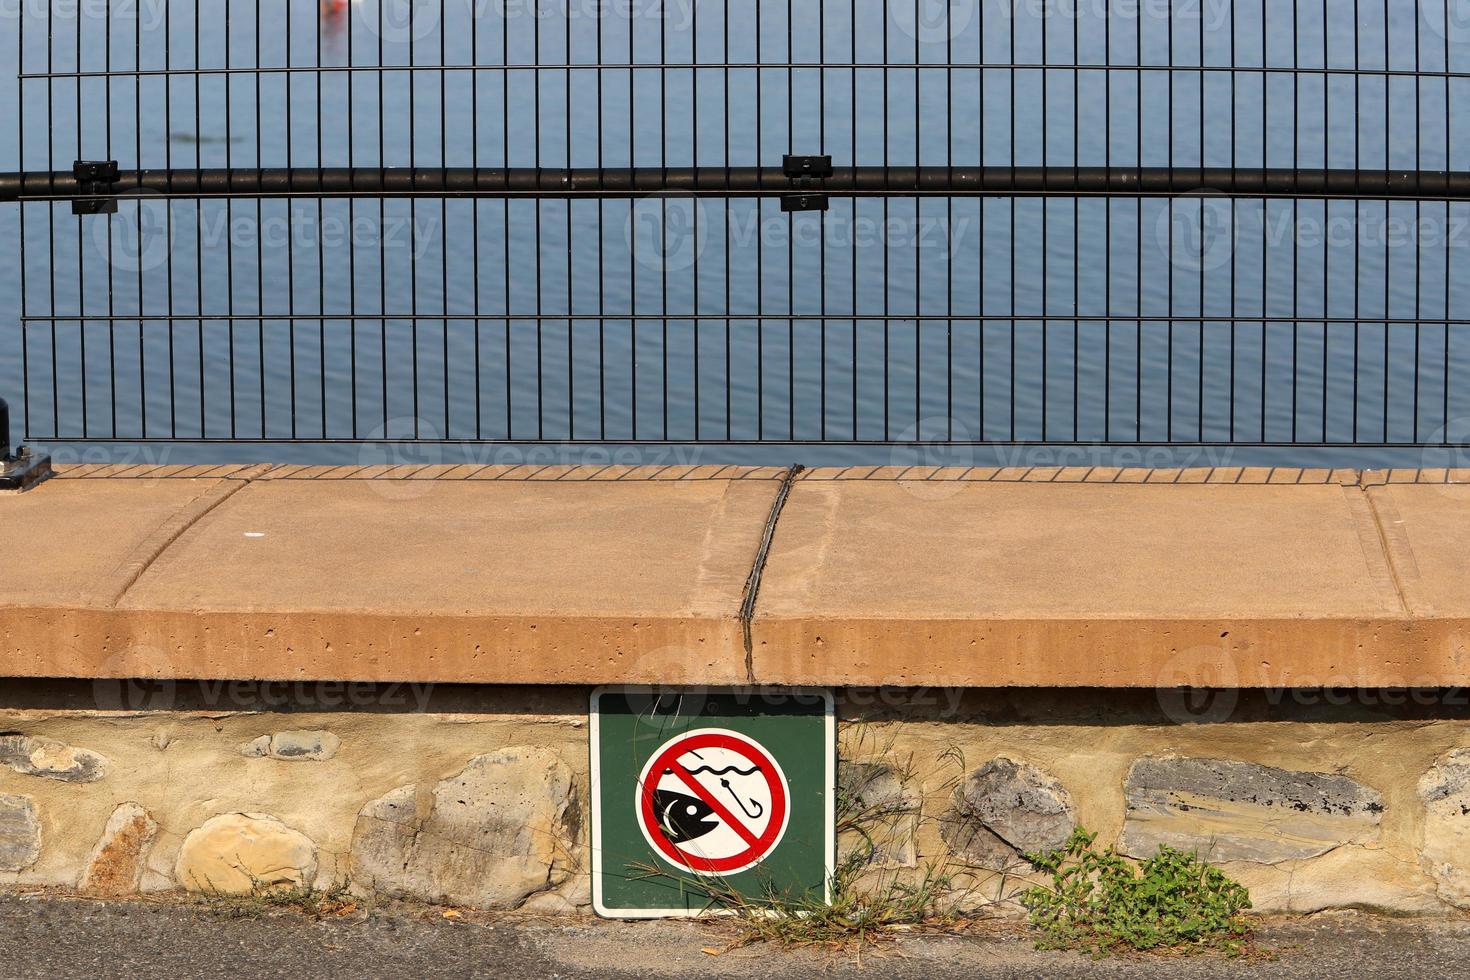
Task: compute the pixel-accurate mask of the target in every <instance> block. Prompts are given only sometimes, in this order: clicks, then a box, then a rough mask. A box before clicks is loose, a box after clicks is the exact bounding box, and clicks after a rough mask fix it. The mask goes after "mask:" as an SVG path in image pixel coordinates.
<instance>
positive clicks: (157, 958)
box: [0, 894, 1470, 980]
mask: <svg viewBox="0 0 1470 980" xmlns="http://www.w3.org/2000/svg"><path fill="white" fill-rule="evenodd" d="M731 938H732V936H731V932H730V927H729V926H728V925H721V924H698V923H685V922H649V923H612V922H601V921H597V920H594V919H554V918H530V917H523V916H515V915H501V916H490V915H482V914H476V913H455V912H451V913H449V916H448V917H446V916H445V913H444V910H438V909H424V908H413V907H402V908H399V907H394V908H378V909H374V910H372V911H369V912H362V911H359V912H357V913H354V914H351V915H348V916H345V917H340V918H331V919H312V918H308V917H305V916H302V915H300V914H298V913H295V912H281V911H276V910H265V911H252V910H239V909H229V908H226V909H223V910H221V909H220V908H216V907H212V906H208V905H187V904H179V903H176V902H131V901H130V902H95V901H86V900H80V899H75V898H66V897H57V896H55V895H47V894H41V895H24V894H9V895H4V896H0V977H4V978H7V980H8V978H20V977H24V978H34V977H46V978H56V977H150V978H162V977H178V978H184V980H191V978H203V977H210V978H214V977H220V976H238V977H250V978H271V977H293V978H295V977H309V978H313V980H335V978H339V977H341V978H346V977H353V978H357V977H375V978H383V980H393V978H414V980H422V978H426V977H427V978H432V980H455V978H461V977H532V978H538V980H552V978H569V980H570V978H583V977H653V978H664V977H668V978H680V980H687V978H692V977H740V978H765V977H779V978H781V980H803V978H808V977H811V978H816V977H830V976H833V975H834V974H836V975H857V976H865V977H873V978H889V977H912V978H924V980H944V978H950V977H954V978H960V977H964V978H977V977H979V978H988V977H1007V978H1009V977H1042V976H1044V977H1048V978H1051V977H1059V978H1067V977H1084V976H1086V977H1119V978H1135V977H1138V978H1148V977H1171V978H1173V977H1185V978H1192V977H1201V978H1205V977H1209V978H1213V977H1229V978H1235V977H1270V978H1291V977H1313V978H1318V977H1323V978H1333V977H1354V978H1357V977H1380V976H1381V977H1415V978H1419V977H1425V976H1456V975H1460V976H1465V975H1470V920H1467V919H1460V918H1446V919H1428V920H1426V919H1395V918H1383V917H1377V916H1372V915H1367V914H1362V913H1334V914H1327V915H1319V916H1313V917H1310V918H1298V919H1268V920H1266V921H1264V922H1263V924H1262V927H1261V929H1260V932H1259V939H1260V942H1261V944H1262V945H1263V946H1265V947H1266V948H1268V949H1270V950H1271V951H1272V958H1269V959H1264V958H1259V957H1255V958H1246V959H1235V960H1229V959H1224V958H1221V957H1217V956H1189V957H1179V956H1137V957H1131V958H1112V959H1105V960H1100V961H1095V960H1091V959H1088V958H1086V957H1084V956H1080V955H1077V954H1073V953H1057V952H1042V951H1038V950H1035V949H1034V948H1032V945H1031V942H1030V940H1029V938H1028V937H1027V936H1026V934H1025V932H1024V930H1023V929H1021V928H1018V927H1016V926H1009V927H1007V926H999V927H986V928H983V929H982V930H980V931H978V932H976V933H974V934H968V935H963V936H909V937H904V938H903V939H901V940H899V941H897V942H893V943H885V944H883V945H881V946H879V947H877V948H873V947H868V948H865V949H863V950H853V949H846V950H827V949H795V950H791V949H781V948H776V947H771V946H752V947H744V948H740V949H734V950H728V951H726V949H727V947H728V946H729V944H730V941H731ZM706 950H708V951H710V952H707V951H706Z"/></svg>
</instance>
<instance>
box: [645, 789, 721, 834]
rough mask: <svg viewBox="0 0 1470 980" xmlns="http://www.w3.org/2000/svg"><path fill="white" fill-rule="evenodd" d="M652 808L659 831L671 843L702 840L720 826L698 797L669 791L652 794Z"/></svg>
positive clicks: (661, 790)
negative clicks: (655, 813) (655, 814)
mask: <svg viewBox="0 0 1470 980" xmlns="http://www.w3.org/2000/svg"><path fill="white" fill-rule="evenodd" d="M653 805H654V809H655V810H656V811H657V813H658V824H659V827H658V829H659V830H661V831H663V835H664V836H665V837H667V838H668V839H669V843H671V844H682V843H684V842H685V841H691V840H694V839H695V838H696V837H703V836H704V835H705V834H707V833H709V832H710V831H712V830H715V829H717V828H718V827H719V826H720V821H719V820H717V819H713V817H714V812H715V811H714V810H712V809H711V808H710V807H709V805H708V804H707V803H705V802H704V801H703V800H701V799H700V798H699V797H697V796H690V795H689V794H687V793H680V792H678V791H676V790H671V789H658V790H654V791H653Z"/></svg>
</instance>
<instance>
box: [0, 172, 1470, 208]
mask: <svg viewBox="0 0 1470 980" xmlns="http://www.w3.org/2000/svg"><path fill="white" fill-rule="evenodd" d="M802 194H825V195H831V196H834V197H985V196H1008V197H1016V196H1021V197H1033V196H1066V197H1070V196H1124V197H1138V196H1144V197H1193V196H1201V195H1206V196H1208V195H1223V196H1228V197H1249V198H1261V197H1273V198H1334V199H1337V198H1345V199H1351V198H1370V199H1378V200H1384V199H1407V200H1470V171H1459V170H1456V171H1449V170H1354V169H1330V170H1322V169H1309V168H1290V167H1271V168H1261V167H1253V168H1251V167H1203V168H1201V167H1068V166H1054V167H1006V166H1001V167H835V168H833V170H832V172H831V176H828V177H815V178H814V177H809V176H792V175H790V174H788V173H787V172H786V171H785V170H783V169H782V168H781V167H637V168H598V167H584V168H573V169H555V168H544V167H542V168H535V167H525V168H515V167H512V168H503V167H502V168H490V167H478V168H476V167H448V168H426V167H327V168H316V167H294V168H284V167H282V168H264V169H255V168H238V167H237V168H229V169H202V170H200V169H174V170H122V171H118V172H117V176H116V178H115V179H111V180H103V181H101V182H99V181H98V180H96V179H85V178H79V177H78V176H76V175H75V174H74V173H73V172H71V171H27V172H22V173H15V172H11V173H0V201H10V202H13V201H31V200H93V201H97V200H104V201H105V200H113V199H117V198H133V197H154V196H161V197H166V198H167V197H180V198H201V197H290V196H296V195H301V196H310V197H379V198H381V197H489V198H503V197H529V198H634V197H701V196H710V197H776V196H785V195H802Z"/></svg>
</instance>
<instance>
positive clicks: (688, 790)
mask: <svg viewBox="0 0 1470 980" xmlns="http://www.w3.org/2000/svg"><path fill="white" fill-rule="evenodd" d="M701 751H705V752H706V753H707V754H719V755H720V757H721V758H722V759H723V760H725V761H730V760H731V757H732V756H734V757H736V759H738V760H741V761H743V762H745V763H747V764H748V765H747V767H746V769H745V770H744V771H742V770H740V769H739V767H738V763H735V762H732V763H731V765H730V766H728V767H726V770H725V771H726V772H728V771H731V770H733V771H735V772H737V773H739V774H740V775H741V776H743V777H746V780H747V782H746V784H745V787H744V788H745V796H744V798H743V799H742V797H741V795H740V794H738V793H737V792H736V791H735V790H734V789H733V788H732V787H731V786H730V785H729V783H728V781H722V778H723V773H721V772H720V771H719V770H718V769H717V768H716V767H712V766H701V765H697V764H696V765H691V764H690V763H691V762H697V761H698V760H699V759H700V758H701V756H700V752H701ZM757 772H758V774H759V776H760V777H761V778H760V779H759V780H756V779H755V778H754V777H755V775H756V773H757ZM701 776H703V777H705V778H704V779H703V780H702V779H701ZM661 786H662V787H665V788H667V787H670V786H673V787H675V788H676V789H677V790H678V791H680V792H683V793H685V794H687V795H688V796H690V797H693V798H696V799H697V800H698V801H699V803H701V804H703V807H704V808H707V810H708V815H709V816H710V817H713V818H715V819H716V820H717V821H718V824H719V825H720V826H722V827H725V828H728V829H729V831H731V832H733V834H734V836H735V837H738V838H739V842H738V844H737V845H736V847H734V848H731V847H726V848H724V849H723V850H724V851H726V852H728V853H718V854H713V855H712V854H708V853H705V852H704V851H703V850H702V849H701V847H700V846H699V841H698V840H695V841H681V842H676V841H674V840H671V839H670V837H671V836H676V835H671V834H670V833H669V832H668V830H667V829H666V822H665V821H664V820H661V816H660V813H659V807H657V806H656V805H655V795H656V794H657V793H658V792H659V791H660V787H661ZM752 790H753V791H754V795H751V791H752ZM789 800H790V790H789V788H788V787H787V785H786V775H785V773H783V772H782V771H781V767H780V766H778V765H777V764H776V760H775V759H774V758H772V756H771V754H770V753H769V752H767V751H766V750H765V749H764V748H763V747H762V746H761V745H759V744H758V743H757V742H755V741H753V740H752V739H750V738H747V737H746V736H744V735H741V734H739V733H738V732H732V731H728V730H726V729H721V728H704V729H700V730H698V731H693V732H688V733H686V734H684V735H680V736H679V737H677V738H674V739H671V740H670V741H668V742H666V743H664V745H662V746H661V747H660V748H659V749H658V751H656V752H654V754H653V756H652V758H650V759H649V761H648V764H647V765H645V766H644V767H643V772H642V774H641V775H640V777H639V779H638V801H637V802H638V817H639V820H638V822H639V827H640V829H641V830H642V831H643V836H644V837H645V838H647V839H648V842H649V843H650V844H652V845H653V846H654V847H655V848H656V849H657V850H658V852H659V854H661V855H662V856H663V857H664V858H666V859H667V860H668V861H670V862H671V863H673V864H676V865H678V866H680V867H683V868H687V869H688V870H690V871H693V872H695V873H697V874H701V875H729V874H735V873H737V872H740V871H746V870H748V869H750V868H752V867H754V866H755V865H757V864H759V863H760V862H761V861H763V860H765V859H766V857H768V856H769V855H770V853H771V851H773V850H774V849H775V847H776V845H777V844H778V843H780V841H781V837H782V836H783V835H784V834H785V832H786V824H787V820H788V818H789V817H790V815H791V807H790V802H789ZM753 807H758V808H759V810H760V811H761V812H760V813H759V814H758V815H757V816H756V817H752V816H751V808H753ZM723 836H724V837H725V838H726V839H727V840H728V839H729V835H728V834H726V835H723ZM681 844H682V845H683V846H681ZM690 845H694V846H690Z"/></svg>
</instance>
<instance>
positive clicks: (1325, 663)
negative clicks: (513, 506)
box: [754, 480, 1470, 686]
mask: <svg viewBox="0 0 1470 980" xmlns="http://www.w3.org/2000/svg"><path fill="white" fill-rule="evenodd" d="M1435 489H1437V490H1440V491H1443V490H1445V489H1446V488H1445V487H1438V488H1435ZM1455 489H1457V490H1458V489H1459V488H1455ZM1436 531H1437V532H1438V533H1440V534H1442V535H1444V536H1445V537H1444V540H1445V541H1446V542H1448V541H1450V540H1459V541H1460V542H1465V543H1470V524H1467V525H1463V526H1461V527H1460V528H1459V529H1458V531H1457V532H1456V531H1455V530H1454V529H1452V528H1451V527H1450V526H1449V521H1448V519H1442V520H1441V521H1440V523H1439V525H1438V526H1437V527H1436ZM1444 571H1445V572H1446V578H1445V581H1446V582H1460V583H1463V582H1465V581H1466V577H1467V572H1466V570H1465V569H1463V568H1462V569H1460V570H1458V571H1457V572H1455V573H1454V575H1453V576H1451V575H1450V574H1449V573H1450V572H1451V569H1449V568H1448V566H1446V568H1445V569H1444ZM1449 587H1451V588H1452V587H1453V586H1449ZM754 633H755V637H756V649H755V653H754V665H755V674H756V677H757V678H759V679H760V680H762V681H766V682H771V683H802V682H811V681H815V679H817V678H829V679H830V678H833V677H847V678H851V680H852V682H853V683H858V684H893V685H925V684H962V685H981V686H1008V685H1055V684H1062V685H1094V684H1101V685H1125V686H1135V685H1141V686H1175V685H1176V684H1200V685H1206V684H1211V685H1214V684H1218V685H1223V686H1236V685H1239V686H1271V685H1275V684H1283V683H1289V684H1304V685H1313V686H1315V685H1320V684H1329V683H1334V684H1336V683H1347V684H1354V685H1355V684H1359V683H1372V684H1379V683H1384V684H1403V683H1406V682H1408V681H1409V680H1411V679H1421V680H1422V679H1427V678H1430V677H1438V676H1443V673H1444V671H1445V670H1448V669H1450V668H1451V667H1453V666H1454V664H1455V659H1454V654H1453V651H1454V634H1453V629H1449V630H1447V629H1446V628H1445V624H1442V623H1433V624H1420V623H1417V622H1411V621H1410V619H1409V615H1408V611H1407V609H1406V608H1405V606H1404V603H1403V601H1402V600H1401V598H1400V595H1399V593H1398V590H1397V588H1396V585H1395V581H1394V575H1393V570H1392V567H1391V565H1390V563H1389V556H1388V554H1387V552H1386V551H1385V548H1384V545H1383V542H1382V540H1381V536H1380V533H1379V529H1378V527H1377V525H1376V522H1375V519H1374V514H1373V512H1372V509H1371V507H1370V506H1369V503H1368V500H1367V498H1366V496H1365V495H1364V493H1363V492H1362V491H1361V490H1360V489H1358V488H1356V487H1343V486H1338V485H1334V484H1315V485H1313V484H1299V483H1296V482H1294V481H1293V482H1292V483H1291V484H1290V485H1278V484H1272V483H1267V482H1264V481H1263V482H1261V483H1258V484H1255V485H1201V484H1197V483H1184V482H1179V483H1174V484H1169V485H1163V484H1142V485H1131V486H1128V485H1116V484H1108V485H1098V484H1092V483H1070V484H1058V483H1044V484H1038V483H1030V482H1020V483H995V482H986V483H973V482H951V483H939V484H936V483H935V482H933V481H932V480H925V481H922V482H906V481H887V482H879V481H848V480H802V481H800V482H799V483H798V484H797V486H796V487H795V489H794V490H793V492H792V494H791V497H790V499H789V501H788V503H787V505H786V507H785V509H784V511H783V512H782V516H781V523H780V528H779V532H778V534H777V536H776V541H775V546H774V547H773V549H772V552H771V556H770V561H769V563H768V564H767V567H766V571H765V578H764V582H763V584H762V591H761V602H760V606H759V613H758V616H757V619H756V622H755V629H754Z"/></svg>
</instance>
